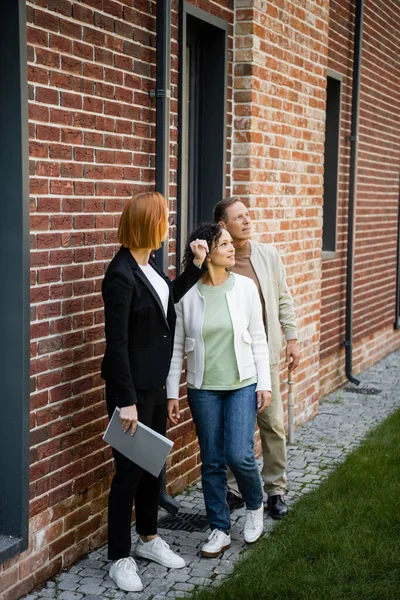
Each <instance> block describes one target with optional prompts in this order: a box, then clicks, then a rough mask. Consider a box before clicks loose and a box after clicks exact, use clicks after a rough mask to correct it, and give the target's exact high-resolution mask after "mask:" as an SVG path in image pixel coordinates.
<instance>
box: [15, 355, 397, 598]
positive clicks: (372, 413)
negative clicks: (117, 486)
mask: <svg viewBox="0 0 400 600" xmlns="http://www.w3.org/2000/svg"><path fill="white" fill-rule="evenodd" d="M360 378H361V379H362V386H369V387H370V388H371V387H375V388H378V389H380V390H381V392H380V393H379V394H378V395H372V394H368V393H363V394H358V393H354V392H351V391H347V390H346V389H345V388H346V387H349V386H344V387H343V388H341V389H339V390H337V391H335V392H333V393H331V394H329V395H328V396H326V397H325V398H324V399H323V400H322V401H321V404H320V410H319V415H318V416H317V417H316V418H315V419H313V420H312V421H310V422H308V423H306V424H305V425H303V426H302V427H301V428H300V429H299V430H298V431H297V432H296V434H295V442H296V443H295V445H293V446H289V447H288V471H287V473H288V493H287V494H286V500H287V503H288V504H289V506H290V505H291V504H293V502H295V501H296V499H297V498H298V497H299V496H301V495H303V494H306V493H307V492H309V491H310V490H312V489H313V488H314V487H316V486H318V485H319V484H320V482H321V481H322V480H323V479H324V478H325V477H326V476H327V475H329V473H331V472H332V470H333V469H334V468H335V465H336V464H338V463H339V462H342V461H343V460H344V458H345V456H346V455H347V454H348V453H349V452H351V451H352V450H353V449H354V448H355V447H356V446H358V445H359V443H360V441H361V440H362V439H363V438H364V436H365V435H366V433H367V432H368V431H369V430H370V429H371V428H373V427H375V425H377V424H378V423H379V422H380V421H382V420H383V419H385V418H386V417H387V416H388V415H389V414H390V413H392V412H393V411H394V410H395V409H396V408H399V407H400V391H399V390H400V388H399V384H400V351H398V352H395V353H393V354H391V355H390V356H388V357H386V358H385V359H384V360H382V361H380V362H379V363H378V364H376V365H374V366H373V367H371V368H370V369H368V370H367V371H365V372H364V373H363V374H362V375H361V376H360ZM178 500H179V501H180V504H181V507H182V509H183V510H185V511H188V512H194V513H197V512H199V511H201V512H203V511H204V503H203V496H202V492H201V486H200V484H199V483H197V484H195V485H193V486H192V487H191V488H190V489H189V490H186V492H185V493H183V494H181V495H180V496H179V497H178ZM160 516H162V515H160ZM244 520H245V510H244V509H240V510H237V511H235V512H234V513H233V515H232V533H231V537H232V545H231V547H230V548H229V549H228V550H227V551H226V552H225V553H224V556H223V558H221V559H204V558H200V556H199V549H200V547H201V545H202V543H203V542H204V540H205V539H206V538H207V536H208V533H209V532H204V533H203V532H195V533H188V532H184V531H169V530H166V529H160V531H159V532H160V534H161V535H162V536H163V538H164V539H165V540H167V542H168V543H169V544H171V547H172V548H173V549H178V551H179V552H180V553H181V554H182V556H184V557H185V559H186V561H187V566H186V567H185V568H184V569H180V570H171V569H167V568H164V567H161V566H159V565H156V564H155V563H149V562H148V561H146V560H142V559H138V560H137V563H138V567H139V573H140V576H141V578H142V581H143V585H144V590H143V592H141V593H132V592H131V593H125V592H122V591H120V590H118V589H117V587H116V585H115V584H114V582H113V581H112V580H111V579H110V578H109V577H108V567H109V563H108V561H107V558H106V556H107V555H106V551H107V549H106V547H103V548H101V549H100V550H98V551H95V552H92V553H91V554H89V555H88V556H87V557H86V558H84V559H82V560H81V561H79V562H78V563H77V564H75V565H74V566H72V567H71V568H70V569H69V570H68V571H66V572H63V573H61V574H59V575H58V576H57V577H55V578H54V579H52V580H50V581H48V582H47V583H46V585H45V586H44V587H43V588H42V589H40V590H35V591H34V592H32V593H31V594H29V595H27V596H25V597H24V600H36V599H38V600H39V599H41V598H57V599H58V600H80V599H84V600H98V599H99V598H122V599H124V600H128V599H129V600H162V599H165V598H182V597H184V596H185V595H186V594H187V592H189V591H191V590H193V589H194V587H195V586H203V585H212V584H215V583H217V582H219V581H220V580H221V579H223V578H224V577H226V575H227V574H229V573H230V572H231V570H232V568H233V566H234V563H235V562H236V561H237V560H238V559H239V557H240V553H241V552H242V550H243V549H244V548H245V544H244V542H243V527H244ZM274 525H275V522H274V521H273V520H272V519H270V518H268V517H267V515H265V532H266V534H268V532H269V531H271V529H272V527H274ZM132 539H133V540H134V541H135V539H136V534H135V533H134V530H132Z"/></svg>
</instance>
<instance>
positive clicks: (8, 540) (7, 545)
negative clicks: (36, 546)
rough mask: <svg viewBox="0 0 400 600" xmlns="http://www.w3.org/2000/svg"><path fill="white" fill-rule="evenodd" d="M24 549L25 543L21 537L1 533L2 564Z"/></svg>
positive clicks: (0, 556) (0, 557) (0, 559)
mask: <svg viewBox="0 0 400 600" xmlns="http://www.w3.org/2000/svg"><path fill="white" fill-rule="evenodd" d="M23 549H24V545H23V540H22V539H21V538H14V537H10V536H9V535H1V534H0V565H1V564H2V563H5V562H6V561H7V560H9V559H10V558H13V556H16V555H17V554H20V553H21V552H22V551H23Z"/></svg>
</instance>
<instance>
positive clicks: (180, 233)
mask: <svg viewBox="0 0 400 600" xmlns="http://www.w3.org/2000/svg"><path fill="white" fill-rule="evenodd" d="M189 19H196V20H198V21H199V24H200V25H201V24H204V25H205V26H212V27H214V28H217V30H218V31H219V33H220V34H221V35H224V42H223V44H224V49H223V56H222V61H223V78H220V79H219V80H218V81H219V85H220V86H221V85H222V87H223V93H222V94H220V96H219V98H220V102H221V105H220V111H221V119H220V120H219V123H220V128H219V130H218V136H219V138H218V139H219V154H218V156H219V158H220V160H219V161H217V163H216V164H217V167H216V168H217V169H219V180H220V183H219V185H218V186H216V188H215V189H216V190H218V191H217V192H216V194H215V203H216V202H218V201H219V200H220V199H222V198H223V197H224V196H225V190H226V146H227V140H226V133H227V90H228V29H229V23H227V22H226V21H224V20H223V19H220V18H218V17H214V16H213V15H211V14H209V13H207V12H206V11H204V10H202V9H200V8H197V7H196V6H193V5H191V4H188V3H187V2H185V1H184V0H181V1H180V37H179V45H180V54H179V99H178V103H179V111H178V130H179V135H178V147H179V155H178V190H177V207H178V209H177V210H178V214H177V235H176V240H177V250H176V267H177V272H178V273H179V271H180V261H181V257H182V252H183V246H184V243H185V240H186V236H187V233H188V231H187V230H188V229H189V227H192V226H193V225H194V224H195V221H196V219H193V218H191V214H190V213H191V212H193V207H191V206H189V201H188V198H187V188H188V186H189V184H190V185H191V186H192V191H191V194H192V197H193V198H194V202H195V207H194V210H195V211H196V213H199V212H200V204H199V200H198V196H197V193H198V189H199V188H200V186H201V185H202V182H201V181H200V182H199V181H196V178H197V175H198V174H197V173H196V168H195V167H196V164H197V163H196V161H198V160H199V157H198V156H196V158H194V154H196V153H197V152H198V150H199V147H201V144H202V140H201V132H198V131H196V134H195V136H193V135H192V138H191V139H190V138H189V136H188V131H187V127H189V119H191V126H190V131H191V132H192V133H193V130H194V128H196V121H198V119H196V118H195V116H194V113H193V111H191V113H192V114H191V115H187V114H185V112H184V100H185V94H187V92H188V89H187V88H185V85H186V83H187V82H186V79H187V77H188V64H187V54H186V52H187V51H186V48H187V44H188V20H189ZM191 59H192V60H198V58H197V57H193V56H192V57H191ZM189 77H190V75H189ZM189 85H192V86H193V82H189ZM186 99H187V97H186ZM198 110H200V109H199V106H196V108H195V111H198ZM197 136H199V137H197ZM193 138H197V140H198V144H199V146H197V147H196V148H193V147H192V148H191V149H190V152H189V145H190V143H191V142H192V140H193ZM204 139H207V138H206V137H205V136H204ZM187 155H188V156H189V157H190V160H189V161H188V164H186V163H185V157H187ZM194 185H196V186H197V187H196V190H194V189H193V186H194ZM211 218H212V215H211V214H210V215H209V218H208V220H211Z"/></svg>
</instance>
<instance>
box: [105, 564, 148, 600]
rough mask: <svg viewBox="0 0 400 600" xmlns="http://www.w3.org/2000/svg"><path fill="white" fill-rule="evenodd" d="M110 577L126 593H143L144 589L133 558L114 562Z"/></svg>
mask: <svg viewBox="0 0 400 600" xmlns="http://www.w3.org/2000/svg"><path fill="white" fill-rule="evenodd" d="M109 575H110V577H111V579H112V580H113V581H115V583H116V584H117V586H118V587H119V588H120V589H121V590H124V592H141V591H142V589H143V584H142V582H141V581H140V577H139V575H138V572H137V566H136V563H135V561H134V560H133V558H132V557H131V556H128V557H127V558H120V559H119V560H116V561H115V562H113V564H112V565H111V567H110V571H109Z"/></svg>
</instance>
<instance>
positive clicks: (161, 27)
mask: <svg viewBox="0 0 400 600" xmlns="http://www.w3.org/2000/svg"><path fill="white" fill-rule="evenodd" d="M156 7H157V9H156V10H157V12H156V89H155V90H154V91H153V93H152V94H151V96H152V97H154V98H155V100H156V173H155V180H156V181H155V183H156V191H157V192H160V194H162V195H163V196H164V197H165V198H166V199H167V202H168V199H169V131H170V112H171V109H170V101H171V87H170V86H171V0H157V2H156ZM156 261H157V264H158V266H159V267H160V268H161V269H162V270H163V271H164V273H165V274H168V240H167V241H166V242H163V245H162V248H160V250H157V252H156ZM158 504H159V506H161V508H163V509H164V510H166V511H167V512H169V513H171V514H176V513H177V512H178V510H179V509H180V505H179V503H178V502H177V501H176V500H175V499H174V498H172V497H171V496H170V495H169V494H168V493H167V470H166V466H165V465H164V468H163V470H162V471H161V474H160V477H159V496H158Z"/></svg>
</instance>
